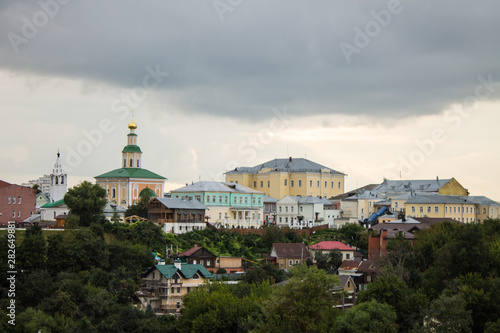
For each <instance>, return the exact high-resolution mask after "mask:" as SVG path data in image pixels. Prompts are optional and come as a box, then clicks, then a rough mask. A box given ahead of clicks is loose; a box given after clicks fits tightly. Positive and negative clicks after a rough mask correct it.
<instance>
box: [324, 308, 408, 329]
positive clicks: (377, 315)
mask: <svg viewBox="0 0 500 333" xmlns="http://www.w3.org/2000/svg"><path fill="white" fill-rule="evenodd" d="M396 317H397V316H396V311H394V309H393V308H392V307H391V306H389V305H387V304H385V303H377V301H375V300H372V301H369V302H366V303H362V304H359V305H356V306H354V307H353V308H352V309H351V310H349V311H346V312H344V313H343V314H342V315H341V316H340V317H339V318H338V319H337V321H336V322H335V326H334V332H338V333H365V332H366V333H396V332H398V325H397V324H396Z"/></svg>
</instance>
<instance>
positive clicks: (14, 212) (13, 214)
mask: <svg viewBox="0 0 500 333" xmlns="http://www.w3.org/2000/svg"><path fill="white" fill-rule="evenodd" d="M54 215H56V213H55V212H54ZM12 217H13V218H14V217H16V211H15V210H13V211H12Z"/></svg>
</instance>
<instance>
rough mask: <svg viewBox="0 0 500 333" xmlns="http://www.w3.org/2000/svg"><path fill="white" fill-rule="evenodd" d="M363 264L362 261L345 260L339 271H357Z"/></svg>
mask: <svg viewBox="0 0 500 333" xmlns="http://www.w3.org/2000/svg"><path fill="white" fill-rule="evenodd" d="M362 262H363V261H361V260H344V261H342V264H341V265H340V266H339V270H344V271H357V270H358V268H359V266H360V265H361V263H362Z"/></svg>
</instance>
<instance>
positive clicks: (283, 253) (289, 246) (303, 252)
mask: <svg viewBox="0 0 500 333" xmlns="http://www.w3.org/2000/svg"><path fill="white" fill-rule="evenodd" d="M273 249H274V251H275V252H276V256H277V257H278V258H303V259H304V260H305V259H307V258H309V253H308V252H307V248H306V246H305V245H304V243H273V247H272V249H271V252H273Z"/></svg>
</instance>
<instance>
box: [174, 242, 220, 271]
mask: <svg viewBox="0 0 500 333" xmlns="http://www.w3.org/2000/svg"><path fill="white" fill-rule="evenodd" d="M172 258H173V259H174V260H180V261H182V262H185V263H186V264H193V265H202V266H203V267H205V268H206V269H209V270H213V268H214V267H216V265H215V264H216V261H217V256H216V255H215V254H213V253H212V252H210V251H208V250H207V249H205V248H203V247H201V246H198V244H194V246H193V247H192V248H190V249H189V250H186V251H184V252H181V253H179V254H173V255H172Z"/></svg>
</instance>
